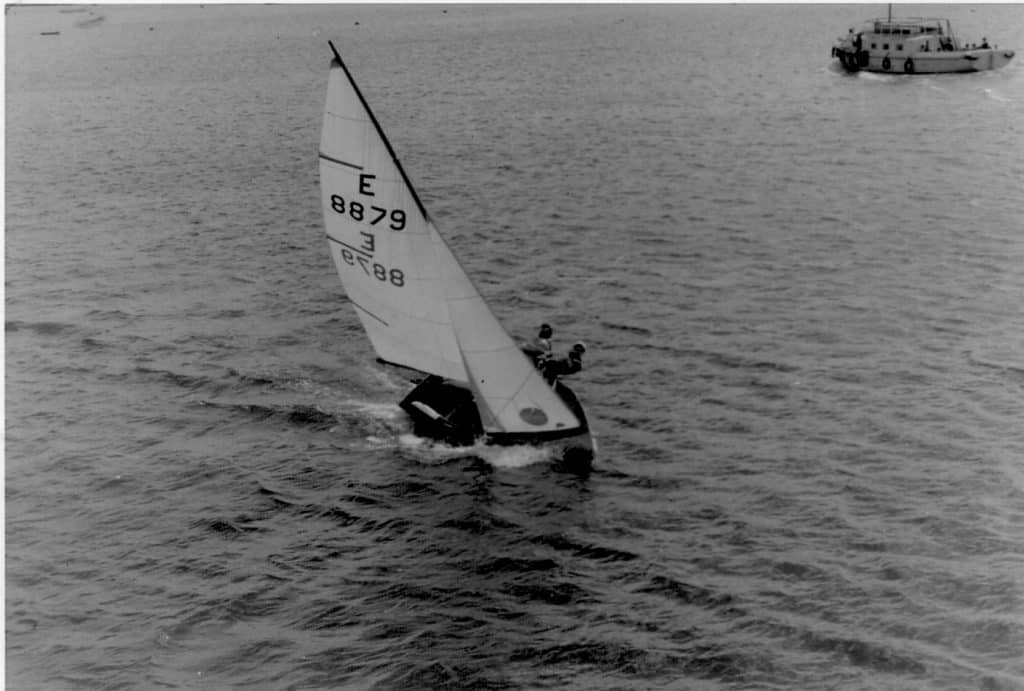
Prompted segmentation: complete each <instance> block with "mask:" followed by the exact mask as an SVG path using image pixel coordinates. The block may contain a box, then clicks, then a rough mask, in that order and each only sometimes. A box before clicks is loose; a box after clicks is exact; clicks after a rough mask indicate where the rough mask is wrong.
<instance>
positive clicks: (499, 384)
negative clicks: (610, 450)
mask: <svg viewBox="0 0 1024 691" xmlns="http://www.w3.org/2000/svg"><path fill="white" fill-rule="evenodd" d="M332 48H333V45H332ZM320 186H321V195H322V199H323V212H324V225H325V228H326V230H327V237H328V240H329V245H330V248H331V255H332V256H333V258H334V263H335V265H336V267H337V269H338V275H339V276H340V278H341V282H342V285H343V286H344V287H345V291H346V293H347V294H348V297H349V300H350V301H351V302H352V304H353V305H354V306H355V307H356V312H357V313H358V314H359V317H360V320H361V321H362V324H363V327H364V328H365V330H366V333H367V335H368V336H369V338H370V342H371V343H372V344H373V347H374V349H375V350H376V352H377V355H378V356H379V357H380V358H381V359H382V360H384V361H387V362H391V363H395V364H399V365H404V366H406V367H411V368H413V369H417V370H420V371H423V372H427V373H430V374H436V375H439V376H441V377H444V378H446V379H450V380H452V381H455V382H458V383H461V384H463V385H467V386H469V387H470V388H471V389H472V391H473V393H474V398H475V400H476V403H477V408H478V410H479V411H480V417H481V421H482V423H483V427H484V430H485V431H486V432H489V433H538V432H552V431H567V430H571V429H574V428H577V427H581V426H582V422H581V420H579V419H578V418H577V416H576V415H575V414H574V413H573V412H572V411H571V410H570V409H569V407H568V406H567V405H566V404H565V403H564V402H563V401H562V399H561V398H560V397H559V396H558V395H557V394H556V393H555V392H554V390H552V388H551V387H550V386H549V385H548V384H547V382H545V381H544V379H543V377H541V376H540V374H539V373H538V372H537V370H536V368H535V367H534V366H533V365H532V363H531V362H530V361H529V360H528V359H527V358H526V356H525V355H523V353H522V352H521V351H520V349H519V347H518V346H517V345H516V344H515V342H514V341H513V340H512V338H511V337H510V336H509V335H508V333H507V332H506V331H505V329H504V328H503V327H502V326H501V324H500V323H499V322H498V320H497V318H495V316H494V314H493V313H492V312H491V310H490V308H489V307H488V306H487V303H486V302H484V299H483V298H482V297H481V296H480V293H479V292H478V291H477V289H476V287H475V286H474V285H473V283H472V281H471V280H470V279H469V277H468V276H467V275H466V273H465V271H464V270H463V269H462V267H461V265H460V264H459V262H458V260H457V259H456V258H455V256H454V255H453V254H452V252H451V249H450V248H449V247H448V245H447V244H446V243H445V241H444V239H443V238H442V237H441V235H440V234H439V233H438V232H437V229H436V228H435V227H434V224H433V222H432V221H431V220H430V219H429V217H428V216H427V213H426V210H425V209H424V207H423V205H422V203H421V202H420V200H419V198H418V197H417V196H416V193H415V191H414V190H413V188H412V185H411V183H410V182H409V180H408V178H407V177H406V175H405V172H404V171H403V170H402V167H401V164H400V163H399V162H398V158H397V157H396V156H395V154H394V151H393V150H392V149H391V145H390V143H389V142H388V141H387V138H386V137H385V136H384V133H383V131H382V130H381V128H380V126H379V124H378V123H377V121H376V119H375V118H374V116H373V114H372V112H371V111H370V109H369V106H368V105H367V104H366V102H365V100H364V99H363V97H362V94H361V93H360V92H359V90H358V88H357V87H356V85H355V82H354V81H353V80H352V78H351V75H350V74H349V73H348V70H347V68H345V66H344V65H343V64H342V62H341V60H340V58H339V57H338V56H337V54H335V60H334V61H333V62H332V63H331V70H330V77H329V80H328V87H327V103H326V107H325V111H324V122H323V131H322V134H321V141H320Z"/></svg>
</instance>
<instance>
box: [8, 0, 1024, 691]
mask: <svg viewBox="0 0 1024 691" xmlns="http://www.w3.org/2000/svg"><path fill="white" fill-rule="evenodd" d="M884 12H885V10H884V6H879V7H878V8H875V7H874V6H869V5H861V6H841V5H828V6H813V5H799V6H796V5H793V6H786V5H783V6H765V5H758V6H732V5H716V6H705V5H686V6H672V5H668V6H642V5H602V6H580V5H561V6H545V7H538V6H528V5H522V6H471V5H451V6H445V5H420V6H411V7H409V6H405V7H403V6H388V7H378V6H329V5H328V6H206V7H199V6H191V7H183V6H178V7H159V6H150V7H132V6H88V7H73V6H56V7H9V8H8V10H7V17H6V20H7V21H6V51H7V52H6V59H7V73H6V111H7V122H6V163H7V166H6V217H5V223H6V233H5V241H6V243H5V251H6V256H5V269H6V275H5V290H6V295H5V307H6V315H5V337H6V343H5V345H6V349H5V355H6V430H5V431H6V445H5V451H6V467H5V481H6V487H5V489H6V569H7V570H6V675H7V678H6V681H7V687H8V688H11V689H75V690H78V689H149V688H180V689H192V688H196V689H198V688H208V689H342V688H344V689H391V688H413V689H421V688H492V689H498V688H501V689H537V688H552V689H588V690H590V689H624V688H631V689H957V690H959V689H985V690H1003V689H1024V655H1022V650H1024V470H1022V468H1024V465H1022V463H1024V434H1022V432H1021V418H1022V412H1024V354H1022V353H1024V307H1022V305H1024V300H1022V296H1024V270H1022V267H1024V232H1022V231H1024V222H1022V220H1021V219H1022V218H1024V187H1022V184H1021V181H1022V180H1024V155H1022V154H1024V146H1022V145H1024V136H1022V134H1024V130H1022V128H1024V125H1022V117H1021V116H1022V112H1024V59H1022V57H1024V56H1018V58H1017V59H1016V60H1015V61H1014V62H1012V63H1011V64H1010V66H1009V67H1008V68H1005V69H1003V70H1000V71H997V72H989V73H981V74H975V75H944V76H934V77H927V76H915V77H905V76H872V75H857V76H850V75H846V74H843V73H841V72H839V71H837V70H836V69H835V68H834V67H833V66H831V65H830V64H829V63H830V60H829V48H830V45H831V42H832V40H833V39H834V37H835V36H837V35H839V34H842V33H845V32H846V29H847V28H848V27H849V26H852V25H854V24H856V23H857V22H859V21H860V20H862V19H866V18H868V17H870V16H873V15H876V14H884ZM913 13H914V14H925V15H928V14H937V15H939V16H948V17H949V18H950V19H951V20H952V21H953V25H954V28H955V29H958V31H959V34H960V37H961V38H963V39H966V40H980V38H981V37H982V36H985V37H987V38H988V39H989V40H990V41H992V42H995V43H997V44H999V45H1000V46H1010V47H1014V48H1016V49H1017V50H1018V51H1020V50H1022V49H1024V9H1022V8H1021V6H1020V5H997V6H986V5H976V6H958V5H941V6H937V7H931V8H929V7H926V6H914V8H913ZM47 31H59V32H60V33H59V34H58V35H43V33H42V32H47ZM328 39H331V40H333V41H334V42H335V44H336V45H337V46H338V47H339V49H340V50H341V52H342V55H343V56H344V57H345V59H346V62H347V63H348V65H349V67H350V69H351V70H352V71H353V73H354V75H355V77H356V79H357V80H358V81H359V83H360V86H361V87H362V89H363V91H364V93H365V95H366V96H367V98H368V99H369V101H370V103H371V104H372V106H373V107H374V109H375V111H376V113H377V115H378V117H379V119H380V120H381V122H382V124H383V127H384V128H385V130H386V131H387V132H388V134H389V135H390V137H391V139H392V142H393V144H394V146H395V148H396V150H397V151H398V153H399V155H400V156H401V157H402V160H403V162H404V165H405V167H406V169H407V170H408V171H409V173H410V175H411V177H412V178H413V180H414V182H415V184H416V185H417V188H418V190H419V192H420V196H421V197H422V198H423V201H424V203H425V204H426V206H427V208H428V209H430V211H431V213H432V214H433V215H434V217H435V218H436V220H437V222H438V225H439V227H440V228H441V230H442V232H443V233H444V234H445V235H446V236H447V238H448V240H449V241H450V243H451V245H452V246H453V248H454V250H455V252H456V253H457V254H458V255H459V256H460V258H461V259H462V260H463V263H464V264H465V265H466V267H467V270H468V271H469V273H470V274H471V275H472V276H473V277H474V279H475V280H476V281H477V283H478V285H479V287H480V289H481V290H482V291H483V292H484V294H485V295H487V297H488V299H489V300H490V302H491V304H492V306H493V307H494V310H495V312H496V313H497V314H498V316H499V317H500V318H501V319H502V320H503V322H504V323H505V325H506V326H507V327H508V329H509V330H510V332H512V333H513V334H515V335H517V336H518V337H521V338H524V339H525V338H527V337H529V336H530V335H532V333H533V331H534V329H535V328H536V325H537V324H539V323H540V322H542V321H548V322H550V323H552V324H553V325H554V326H555V342H556V348H558V349H559V350H562V349H565V348H567V347H568V345H569V344H570V343H571V342H572V341H573V340H575V339H582V340H584V341H586V342H587V344H588V352H587V356H586V362H585V369H584V371H583V372H582V373H581V374H580V375H578V376H576V377H575V378H574V381H573V385H574V387H575V389H576V390H577V392H578V393H579V394H580V396H581V398H582V400H583V402H584V405H585V406H586V407H587V409H588V413H589V415H590V418H591V420H592V424H593V427H594V428H595V431H596V433H597V435H598V438H599V444H600V453H599V456H598V459H597V464H596V468H595V470H594V472H593V473H591V474H590V475H589V476H585V477H581V476H577V475H567V474H562V473H558V472H556V471H555V470H554V469H553V468H552V467H551V464H550V463H549V462H548V461H547V459H545V458H543V457H542V455H540V454H538V453H537V452H535V451H533V450H531V449H528V448H511V449H498V450H495V449H489V448H474V449H471V450H469V451H465V450H463V451H459V450H456V449H451V448H446V447H443V446H434V445H430V444H428V443H425V442H423V441H422V440H418V439H416V438H415V437H413V436H412V435H411V433H410V428H409V425H408V422H407V421H406V420H405V418H404V416H403V415H402V413H401V412H400V411H399V410H398V408H397V406H396V405H395V402H396V401H397V400H398V399H399V398H400V397H401V396H402V394H403V393H404V391H405V390H406V388H407V383H406V380H405V379H404V378H403V376H402V375H401V373H398V372H396V371H394V370H391V369H387V368H385V367H384V366H382V365H379V364H377V363H376V362H375V361H374V356H373V352H372V350H371V349H370V346H369V344H368V342H367V340H366V338H365V335H364V334H363V332H362V330H361V328H360V326H359V323H358V320H357V317H356V315H355V312H354V311H353V309H352V307H351V306H350V305H348V304H346V302H345V299H344V294H343V292H342V290H341V286H340V284H339V282H338V279H337V276H336V274H335V272H334V268H333V267H332V266H331V263H330V258H329V255H328V249H327V246H326V241H325V240H324V237H323V228H322V225H321V218H320V213H321V212H320V200H319V190H318V178H317V145H318V141H319V128H320V117H321V111H322V107H323V97H324V89H325V85H326V77H327V67H328V64H329V59H330V52H329V49H328V47H327V43H326V42H327V40H328Z"/></svg>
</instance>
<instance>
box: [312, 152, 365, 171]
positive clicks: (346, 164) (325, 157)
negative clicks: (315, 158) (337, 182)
mask: <svg viewBox="0 0 1024 691" xmlns="http://www.w3.org/2000/svg"><path fill="white" fill-rule="evenodd" d="M320 158H322V159H323V160H325V161H330V162H331V163H337V164H338V165H339V166H347V167H349V168H355V169H356V170H363V167H362V166H359V165H356V164H355V163H349V162H348V161H342V160H341V159H337V158H333V157H331V156H328V155H327V154H325V153H324V152H323V151H321V152H320Z"/></svg>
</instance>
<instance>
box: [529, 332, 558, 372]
mask: <svg viewBox="0 0 1024 691" xmlns="http://www.w3.org/2000/svg"><path fill="white" fill-rule="evenodd" d="M553 333H554V331H553V330H552V329H551V325H550V324H541V325H540V331H538V332H537V335H536V336H535V337H534V339H533V340H532V341H530V342H529V344H527V345H526V346H525V347H524V348H523V352H524V353H526V355H527V357H529V358H530V359H531V360H533V364H534V365H536V366H537V369H540V370H542V371H543V369H544V365H545V364H546V363H547V362H548V360H550V359H551V336H552V335H553Z"/></svg>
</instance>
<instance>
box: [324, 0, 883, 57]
mask: <svg viewBox="0 0 1024 691" xmlns="http://www.w3.org/2000/svg"><path fill="white" fill-rule="evenodd" d="M889 22H890V23H892V3H891V2H890V3H889ZM331 47H332V48H333V47H334V46H331Z"/></svg>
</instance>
